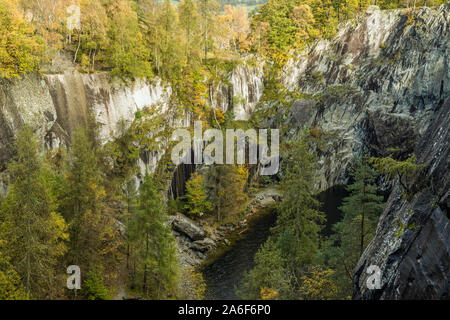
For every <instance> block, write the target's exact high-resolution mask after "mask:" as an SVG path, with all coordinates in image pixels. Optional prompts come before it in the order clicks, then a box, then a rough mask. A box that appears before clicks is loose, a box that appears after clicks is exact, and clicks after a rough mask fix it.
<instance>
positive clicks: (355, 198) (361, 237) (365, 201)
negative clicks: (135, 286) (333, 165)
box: [320, 160, 383, 298]
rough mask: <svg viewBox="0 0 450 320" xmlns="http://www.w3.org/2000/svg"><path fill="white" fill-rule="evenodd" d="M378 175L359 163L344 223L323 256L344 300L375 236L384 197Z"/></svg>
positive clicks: (345, 202) (343, 209) (345, 206)
mask: <svg viewBox="0 0 450 320" xmlns="http://www.w3.org/2000/svg"><path fill="white" fill-rule="evenodd" d="M377 175H378V173H377V172H376V171H375V170H374V169H372V168H371V167H370V166H369V165H368V164H367V162H366V161H364V160H359V161H358V163H357V167H356V169H355V170H354V172H353V173H352V176H353V179H354V180H355V182H354V183H353V184H351V185H349V186H348V187H347V190H348V191H349V193H350V195H349V196H348V197H347V198H345V199H344V200H343V205H342V206H341V207H340V208H339V209H340V211H341V212H342V214H343V217H342V220H341V221H340V222H338V223H336V224H335V225H334V226H333V231H334V234H333V235H331V236H330V237H329V239H327V241H326V242H325V244H324V248H323V249H322V252H321V254H320V256H322V258H324V262H325V264H327V265H328V266H330V267H331V268H332V269H333V270H335V271H336V274H335V276H334V278H335V279H336V281H337V283H338V286H339V295H340V296H341V297H343V298H345V297H347V296H349V295H351V290H352V278H353V269H354V268H355V266H356V264H357V262H358V259H359V257H360V256H361V255H362V253H363V252H364V249H365V248H366V247H367V245H368V244H369V243H370V241H371V240H372V238H373V237H374V235H375V230H376V226H377V222H378V217H379V215H380V214H381V211H382V210H383V197H382V196H379V195H378V194H377V186H376V184H375V179H376V177H377Z"/></svg>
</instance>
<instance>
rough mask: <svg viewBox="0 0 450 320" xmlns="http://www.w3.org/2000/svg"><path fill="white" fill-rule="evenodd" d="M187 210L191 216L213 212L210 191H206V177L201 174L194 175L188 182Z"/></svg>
mask: <svg viewBox="0 0 450 320" xmlns="http://www.w3.org/2000/svg"><path fill="white" fill-rule="evenodd" d="M185 198H186V202H187V203H186V206H185V208H186V210H188V212H189V214H192V215H194V216H199V215H200V214H205V213H208V212H209V211H211V209H212V204H211V202H209V200H208V190H207V189H206V184H205V177H204V176H203V175H201V174H199V173H194V174H193V175H192V177H191V178H190V179H189V181H188V182H186V196H185Z"/></svg>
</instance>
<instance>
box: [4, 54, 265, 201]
mask: <svg viewBox="0 0 450 320" xmlns="http://www.w3.org/2000/svg"><path fill="white" fill-rule="evenodd" d="M262 73H263V68H262V63H260V62H258V63H256V64H255V66H252V67H250V66H249V64H247V63H245V64H243V65H240V66H238V67H237V68H236V69H235V70H233V71H232V72H231V73H230V76H229V84H227V85H225V84H219V85H218V88H219V89H218V91H216V92H212V101H211V104H212V106H213V107H215V108H222V109H223V110H225V111H226V110H229V109H233V110H234V112H235V114H236V118H237V119H248V117H249V115H250V112H251V111H252V110H253V108H254V107H255V106H256V104H257V102H258V101H259V98H260V97H261V95H262V90H263V80H262V79H263V76H262ZM171 94H172V89H171V87H170V85H168V84H165V83H163V82H162V81H161V80H160V79H157V78H156V79H153V80H152V81H142V80H137V81H136V82H134V83H132V84H129V85H124V84H118V83H114V81H112V80H111V79H110V77H109V75H108V74H107V73H101V72H98V73H94V74H81V73H79V72H77V71H76V70H75V69H74V68H73V67H71V68H67V70H66V71H65V72H64V73H62V74H50V75H44V76H43V78H40V77H38V76H36V75H32V76H28V77H26V78H25V79H23V80H19V81H14V82H4V83H2V84H1V88H0V172H1V171H3V170H4V169H5V164H6V162H7V161H8V160H9V159H10V158H11V157H12V152H13V151H12V144H13V142H14V136H15V134H16V133H17V130H18V129H19V128H20V127H22V126H23V125H28V126H31V127H32V128H33V129H34V131H35V132H36V133H37V134H38V136H39V138H40V139H41V141H42V142H43V143H45V146H46V148H48V149H54V148H57V147H59V146H60V145H67V144H68V143H69V142H70V137H71V135H72V134H73V133H74V131H75V130H76V129H77V128H78V127H79V126H80V125H83V124H85V123H86V121H87V119H88V116H89V115H92V116H94V118H95V120H96V122H97V123H98V124H99V134H100V138H101V140H102V141H103V142H107V141H109V140H110V139H112V138H113V137H114V136H116V134H117V133H118V130H119V127H120V126H121V125H122V124H125V127H126V126H127V124H130V123H131V122H132V121H133V120H134V119H135V115H136V113H137V112H138V111H140V110H143V109H145V108H150V107H153V108H155V112H157V113H158V114H161V115H163V114H169V113H170V112H171V108H170V103H169V102H170V97H171ZM170 121H171V122H173V125H177V126H178V125H179V126H188V125H190V120H189V114H185V115H184V118H183V119H178V118H177V119H174V118H173V117H170ZM161 156H162V155H161V154H159V153H158V152H156V151H154V152H153V151H148V152H145V154H143V155H142V157H141V160H140V161H139V166H140V168H141V172H143V173H144V172H145V171H149V172H152V171H153V170H154V168H155V167H156V166H157V163H158V161H159V160H160V158H161ZM2 181H3V179H2V178H1V177H0V194H3V193H4V192H5V190H6V186H5V185H4V183H3V182H2ZM178 188H179V187H178Z"/></svg>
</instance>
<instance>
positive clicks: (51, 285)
mask: <svg viewBox="0 0 450 320" xmlns="http://www.w3.org/2000/svg"><path fill="white" fill-rule="evenodd" d="M15 152H16V155H15V157H14V158H13V160H12V161H11V162H10V163H9V165H8V172H9V173H10V175H11V184H10V185H9V191H8V194H7V195H6V198H5V199H4V201H3V203H2V205H1V208H0V217H1V218H0V221H1V226H0V239H1V240H2V241H6V244H7V245H6V246H5V247H4V251H3V252H2V255H3V254H5V256H7V257H9V258H10V263H11V266H12V267H13V268H14V270H15V271H16V272H17V274H18V275H19V276H20V279H21V280H22V281H23V284H24V288H25V290H26V292H27V294H28V295H29V296H30V297H33V298H52V297H55V296H56V295H57V294H58V289H57V288H58V283H57V280H58V276H57V275H58V272H57V270H56V266H57V264H58V261H59V259H60V258H61V257H62V256H63V255H64V254H65V252H66V250H67V248H66V245H65V241H66V240H68V234H67V224H66V222H65V221H64V219H63V218H62V217H61V215H59V214H58V213H57V212H56V211H55V209H56V206H55V198H54V195H53V193H52V191H51V184H50V180H51V178H50V175H51V173H50V172H49V170H48V169H47V168H46V166H45V164H44V163H43V160H42V158H41V156H40V147H39V143H38V141H37V139H36V137H35V136H34V135H33V131H32V130H31V129H30V128H27V127H26V128H24V129H22V130H21V131H20V132H19V133H18V135H17V138H16V142H15ZM7 274H8V272H7ZM9 274H10V275H11V276H12V277H13V280H12V281H13V282H15V281H16V280H14V275H13V273H9Z"/></svg>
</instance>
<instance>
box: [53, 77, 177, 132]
mask: <svg viewBox="0 0 450 320" xmlns="http://www.w3.org/2000/svg"><path fill="white" fill-rule="evenodd" d="M45 80H46V83H47V85H48V89H49V91H50V94H51V96H52V98H53V102H54V106H55V109H56V111H57V114H58V118H57V119H58V120H57V122H58V125H59V126H60V127H61V128H62V129H63V130H64V131H65V132H66V133H67V135H68V136H70V135H71V134H72V133H73V132H74V130H76V128H77V127H78V126H80V124H83V123H85V122H86V120H87V116H88V114H89V113H91V114H92V116H94V118H95V120H96V122H97V123H98V125H99V134H100V138H101V139H102V140H103V141H108V140H110V139H111V138H112V137H114V136H116V135H117V133H118V125H119V123H120V122H121V121H125V123H128V124H129V123H131V122H132V121H133V120H134V118H135V114H136V112H138V111H141V110H143V109H145V108H149V107H153V106H158V107H159V108H158V109H157V110H158V111H159V112H161V113H164V112H166V111H167V107H168V101H169V98H170V95H171V89H170V87H169V86H164V85H163V84H162V82H161V80H159V79H155V80H154V81H152V82H144V81H141V80H137V81H136V82H135V83H133V84H130V85H124V84H120V85H119V84H114V82H111V79H110V78H109V75H108V74H107V73H94V74H80V73H78V72H67V73H64V74H57V75H47V76H45Z"/></svg>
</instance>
